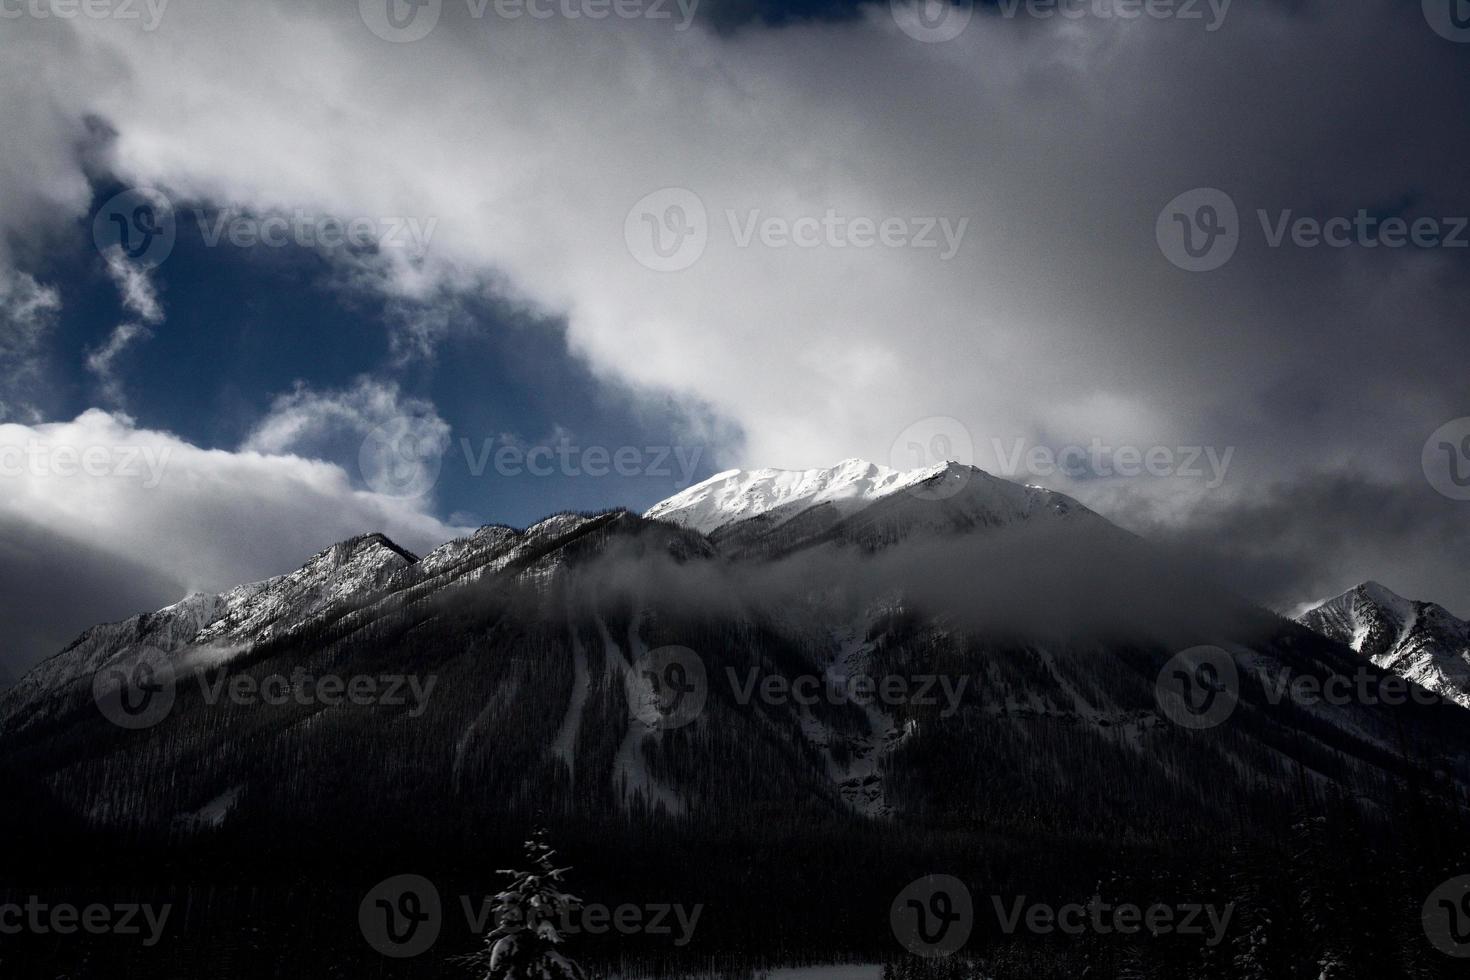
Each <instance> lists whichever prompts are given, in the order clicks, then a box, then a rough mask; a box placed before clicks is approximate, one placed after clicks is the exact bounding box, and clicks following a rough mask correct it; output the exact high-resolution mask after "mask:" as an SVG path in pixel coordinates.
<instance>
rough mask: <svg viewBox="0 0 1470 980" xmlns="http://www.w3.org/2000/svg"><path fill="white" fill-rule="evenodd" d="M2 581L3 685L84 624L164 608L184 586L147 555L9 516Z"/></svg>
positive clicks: (2, 540)
mask: <svg viewBox="0 0 1470 980" xmlns="http://www.w3.org/2000/svg"><path fill="white" fill-rule="evenodd" d="M0 582H3V583H4V587H3V588H0V626H3V630H0V684H4V683H8V681H9V680H12V679H14V678H15V677H17V676H19V675H20V674H21V673H22V672H23V671H24V670H25V669H26V668H28V667H30V666H31V665H32V664H33V663H35V661H36V660H38V659H40V658H41V657H43V656H46V655H48V654H52V653H57V652H59V651H60V650H61V649H62V648H63V647H65V646H66V645H67V644H68V643H70V642H71V641H72V640H74V639H76V637H77V635H78V634H79V633H80V632H81V630H82V629H84V628H85V627H87V626H91V625H94V624H97V623H107V622H115V621H117V620H120V619H126V618H128V617H129V616H136V615H137V614H138V613H140V612H146V611H149V610H153V609H157V608H159V607H160V606H162V605H164V604H166V603H168V602H172V601H174V600H175V599H178V598H181V597H182V596H183V594H184V591H185V589H184V585H183V583H182V582H181V581H178V580H176V579H172V578H170V577H169V576H168V575H166V574H164V573H162V572H160V571H158V570H157V569H155V568H151V567H149V565H148V563H146V562H144V561H137V560H134V559H133V558H131V557H129V556H127V555H121V554H116V553H109V552H108V551H106V550H105V549H103V548H101V547H99V546H98V545H97V544H96V543H95V542H91V541H87V540H85V539H83V538H73V537H68V536H66V535H63V534H59V533H56V532H55V531H51V530H42V529H40V528H38V527H36V526H35V525H33V524H30V523H28V522H27V521H24V520H20V519H17V518H15V517H12V516H9V515H5V514H0ZM161 597H164V598H161Z"/></svg>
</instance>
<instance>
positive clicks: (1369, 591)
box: [1352, 578, 1409, 604]
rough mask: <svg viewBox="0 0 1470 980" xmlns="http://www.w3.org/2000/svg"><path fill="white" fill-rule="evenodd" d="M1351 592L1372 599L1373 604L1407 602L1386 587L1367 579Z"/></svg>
mask: <svg viewBox="0 0 1470 980" xmlns="http://www.w3.org/2000/svg"><path fill="white" fill-rule="evenodd" d="M1352 591H1354V592H1358V593H1361V594H1363V595H1365V596H1367V597H1368V598H1370V599H1372V600H1373V601H1374V602H1381V603H1385V604H1389V603H1398V602H1408V601H1409V600H1408V599H1405V598H1404V597H1403V596H1401V595H1399V594H1398V593H1397V592H1395V591H1394V590H1393V589H1390V588H1388V587H1387V586H1386V585H1383V584H1382V583H1380V582H1376V581H1374V580H1373V579H1371V578H1370V579H1368V581H1366V582H1362V583H1359V584H1358V585H1357V586H1356V587H1354V588H1353V589H1352Z"/></svg>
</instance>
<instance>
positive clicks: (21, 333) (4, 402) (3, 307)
mask: <svg viewBox="0 0 1470 980" xmlns="http://www.w3.org/2000/svg"><path fill="white" fill-rule="evenodd" d="M60 309H61V297H60V296H59V295H57V292H56V290H55V289H52V288H48V287H46V286H42V285H41V284H40V283H38V282H36V280H35V279H33V278H32V277H31V276H29V275H27V274H26V273H24V272H17V271H15V270H13V269H7V268H4V267H3V266H0V422H4V421H5V420H7V419H22V420H25V421H31V422H33V421H37V420H39V418H40V411H39V410H38V409H37V408H36V407H35V405H34V404H32V402H31V398H32V397H33V396H34V395H35V388H36V386H37V385H38V384H39V383H40V380H41V374H42V371H41V356H42V354H41V351H42V341H43V340H44V338H45V336H46V334H47V333H48V332H49V331H50V330H51V328H52V327H53V326H55V321H56V314H57V312H58V311H59V310H60Z"/></svg>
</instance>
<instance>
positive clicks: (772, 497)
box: [643, 459, 960, 534]
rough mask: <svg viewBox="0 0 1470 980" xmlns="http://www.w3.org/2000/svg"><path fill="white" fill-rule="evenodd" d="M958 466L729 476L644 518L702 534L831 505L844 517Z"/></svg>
mask: <svg viewBox="0 0 1470 980" xmlns="http://www.w3.org/2000/svg"><path fill="white" fill-rule="evenodd" d="M959 465H960V464H958V463H940V464H938V465H936V466H930V467H926V468H924V469H917V470H895V469H892V468H890V467H887V466H880V465H878V464H877V463H870V462H868V461H867V460H862V459H844V460H843V461H842V462H840V463H838V464H837V465H836V466H832V467H828V468H827V469H817V470H776V469H764V470H726V471H725V472H723V473H716V474H715V475H714V476H712V477H710V478H709V479H708V480H705V481H704V482H703V483H698V484H695V485H694V486H692V487H689V488H688V489H687V490H683V491H680V492H679V493H677V494H675V495H674V496H672V497H670V498H668V499H667V500H664V501H661V502H659V503H657V504H655V505H654V506H653V507H651V508H649V510H648V511H647V512H646V513H645V514H644V515H643V516H645V517H648V518H652V519H655V520H664V521H671V522H673V523H675V524H681V525H683V526H684V527H688V528H691V529H693V530H696V531H699V532H701V533H704V534H709V533H710V532H712V531H714V530H716V529H718V528H721V527H724V526H725V525H726V524H733V523H735V522H736V521H743V520H747V519H749V518H752V517H757V516H759V515H761V514H766V513H770V512H772V511H775V510H778V509H783V508H784V509H789V510H790V511H791V512H793V513H794V512H796V511H798V510H805V509H806V508H808V507H815V506H817V505H818V504H832V505H833V506H834V507H836V508H837V509H838V511H839V512H841V513H851V512H853V511H856V510H859V509H861V508H863V507H865V506H867V505H868V504H870V503H872V502H873V501H875V500H879V499H882V498H883V497H886V496H888V495H889V494H892V493H896V492H897V491H900V490H903V489H904V488H906V487H911V486H914V485H916V484H919V483H922V482H924V481H925V480H928V479H932V478H933V477H935V476H937V475H939V474H940V473H943V472H944V471H945V470H946V469H948V468H950V467H952V466H959Z"/></svg>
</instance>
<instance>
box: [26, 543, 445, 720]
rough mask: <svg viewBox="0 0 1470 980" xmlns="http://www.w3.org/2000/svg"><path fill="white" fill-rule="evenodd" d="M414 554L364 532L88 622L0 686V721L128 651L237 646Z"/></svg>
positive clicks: (278, 629) (298, 620) (373, 580)
mask: <svg viewBox="0 0 1470 980" xmlns="http://www.w3.org/2000/svg"><path fill="white" fill-rule="evenodd" d="M417 561H418V559H417V558H416V557H415V556H414V555H413V554H411V553H410V552H407V551H404V550H403V549H402V548H400V547H398V546H397V545H396V544H394V543H393V542H391V541H389V540H388V539H387V538H386V537H384V536H383V535H381V534H365V535H362V536H360V537H356V538H352V539H350V540H347V541H343V542H341V543H339V544H335V545H333V546H332V547H330V548H328V549H327V550H325V551H323V552H321V553H320V554H317V555H315V556H313V557H312V558H311V559H310V560H309V561H307V563H306V564H305V565H303V566H302V567H301V568H299V569H298V570H296V571H294V572H291V573H290V574H287V575H278V576H276V577H274V578H269V579H266V580H264V581H261V582H254V583H251V584H248V585H241V586H237V587H236V588H234V589H231V590H230V591H228V592H225V593H221V594H218V595H207V594H205V593H194V594H191V595H188V596H185V597H184V598H183V599H180V600H179V601H178V602H176V603H174V604H173V605H171V606H165V607H164V608H163V609H159V610H158V611H156V612H152V613H144V614H142V615H139V616H134V617H132V618H131V619H126V620H123V621H122V622H120V623H109V624H106V625H102V626H96V627H93V628H92V629H89V630H87V631H86V632H85V633H83V634H82V635H81V636H79V637H78V638H77V639H76V640H74V641H73V642H72V643H71V644H70V645H69V646H68V647H67V648H66V649H65V650H63V651H61V653H59V654H58V655H56V656H55V657H52V658H50V659H48V660H46V661H44V662H43V663H41V664H40V665H38V666H37V667H36V668H35V669H33V670H31V671H30V672H29V673H27V674H26V675H25V676H24V677H22V678H21V680H20V681H19V682H18V683H17V684H16V685H14V686H13V687H11V688H10V689H9V690H7V691H5V692H4V693H3V694H0V725H9V726H12V727H14V726H23V725H25V724H28V723H30V722H32V721H34V720H35V718H34V716H33V715H31V714H30V713H29V712H30V710H31V709H33V708H35V707H38V706H40V705H43V704H44V703H45V701H46V700H47V697H48V696H49V695H53V694H55V693H56V692H59V691H63V690H66V689H68V688H71V687H74V686H75V685H77V684H78V683H86V684H90V683H91V679H92V677H93V676H94V675H95V674H96V673H97V672H98V671H100V670H102V669H103V668H104V667H106V666H109V665H115V664H116V663H117V662H118V661H119V659H120V658H126V657H127V656H128V655H129V654H130V653H136V652H138V651H140V650H157V651H160V652H162V653H165V654H166V653H171V652H175V651H180V650H185V649H187V648H196V649H198V648H204V649H209V650H211V651H213V650H229V649H231V648H234V649H244V648H246V647H249V646H250V645H253V644H256V643H261V642H264V641H266V640H269V639H272V638H274V637H276V636H281V635H286V634H289V633H290V632H291V631H292V630H295V629H298V628H300V627H301V626H302V625H303V624H305V623H307V622H309V621H310V620H311V619H313V618H314V617H317V616H319V615H321V614H322V613H323V612H325V611H326V610H327V609H329V608H331V607H332V605H333V604H335V603H339V602H342V601H344V600H346V599H348V598H349V597H352V596H355V595H358V594H361V593H362V592H363V591H365V590H367V589H369V588H371V587H373V586H375V585H378V584H381V583H382V582H383V581H385V580H386V579H387V577H388V576H389V575H391V574H392V573H393V572H394V571H397V570H400V569H403V568H406V567H408V566H409V565H412V564H414V563H415V562H417Z"/></svg>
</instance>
